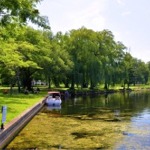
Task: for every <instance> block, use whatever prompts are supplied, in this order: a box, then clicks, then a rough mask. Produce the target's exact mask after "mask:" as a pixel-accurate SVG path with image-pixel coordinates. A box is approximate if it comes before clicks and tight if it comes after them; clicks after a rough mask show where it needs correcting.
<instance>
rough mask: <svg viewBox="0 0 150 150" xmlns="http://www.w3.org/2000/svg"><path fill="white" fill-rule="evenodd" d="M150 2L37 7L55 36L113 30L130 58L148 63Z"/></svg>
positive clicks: (82, 1) (62, 1) (106, 0)
mask: <svg viewBox="0 0 150 150" xmlns="http://www.w3.org/2000/svg"><path fill="white" fill-rule="evenodd" d="M149 7H150V0H43V1H41V3H40V4H39V5H38V9H39V10H40V13H41V15H42V16H48V18H49V22H50V26H51V30H52V32H53V33H54V34H55V33H57V32H58V31H62V32H63V33H65V32H67V31H69V30H71V29H79V28H81V27H82V26H84V27H86V28H89V29H93V30H94V31H101V30H103V29H108V30H110V31H112V33H113V35H114V36H115V40H116V41H121V42H122V43H123V44H124V45H125V46H126V47H128V51H129V52H130V53H131V55H132V56H133V57H136V58H138V59H141V60H143V61H145V62H148V61H150V31H149V28H150V19H149V18H150V8H149Z"/></svg>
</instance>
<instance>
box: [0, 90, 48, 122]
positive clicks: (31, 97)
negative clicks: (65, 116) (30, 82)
mask: <svg viewBox="0 0 150 150" xmlns="http://www.w3.org/2000/svg"><path fill="white" fill-rule="evenodd" d="M46 94H47V92H40V93H38V94H28V95H25V94H23V93H22V94H12V95H10V94H9V93H8V94H3V93H0V108H1V107H2V106H7V117H6V124H7V123H8V122H10V121H11V120H12V119H14V118H15V117H17V116H18V115H20V114H21V113H23V111H25V110H27V109H28V108H30V107H31V106H33V105H34V104H36V103H37V102H39V101H40V100H42V98H44V97H45V96H46Z"/></svg>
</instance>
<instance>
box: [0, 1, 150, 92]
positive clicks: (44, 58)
mask: <svg viewBox="0 0 150 150" xmlns="http://www.w3.org/2000/svg"><path fill="white" fill-rule="evenodd" d="M37 2H39V1H38V0H32V1H30V0H27V1H24V0H22V1H20V0H13V1H6V0H3V1H1V2H0V80H1V84H2V85H4V84H5V85H10V87H11V88H12V87H13V86H14V85H17V86H18V91H20V88H21V87H23V88H27V89H28V90H31V89H32V80H33V79H35V80H36V79H41V80H43V81H46V82H47V83H48V87H49V88H50V87H51V85H52V84H53V85H55V86H56V87H59V86H60V85H62V84H63V85H64V86H65V87H67V88H71V89H74V88H75V87H81V88H91V89H94V88H96V87H97V86H99V85H102V84H103V85H104V88H105V89H109V86H115V85H116V84H120V85H122V86H123V88H129V86H130V85H131V84H133V85H135V84H147V83H148V80H149V73H150V62H148V63H145V62H143V61H142V60H139V59H137V58H134V57H132V56H131V54H130V53H129V52H128V50H127V47H126V46H125V45H124V44H123V43H121V42H116V41H115V40H114V36H113V33H112V32H111V31H109V30H103V31H99V32H96V31H93V30H91V29H87V28H86V27H81V28H80V29H77V30H74V29H73V30H71V31H68V32H66V33H65V34H63V33H62V32H58V33H56V34H55V35H54V34H53V33H52V31H51V30H50V27H48V26H47V25H46V21H45V20H44V18H42V17H40V16H39V12H38V10H37V9H36V7H35V6H36V4H37ZM16 4H17V5H16ZM22 6H23V7H22ZM25 6H26V7H25ZM28 20H30V21H32V22H33V23H36V24H38V25H39V26H41V27H43V28H42V29H41V30H36V29H33V28H32V27H29V26H28V25H27V23H26V22H27V21H28Z"/></svg>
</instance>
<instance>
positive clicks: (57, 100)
mask: <svg viewBox="0 0 150 150" xmlns="http://www.w3.org/2000/svg"><path fill="white" fill-rule="evenodd" d="M61 103H62V100H61V94H60V92H58V91H50V92H48V97H47V99H46V104H47V105H48V106H60V105H61Z"/></svg>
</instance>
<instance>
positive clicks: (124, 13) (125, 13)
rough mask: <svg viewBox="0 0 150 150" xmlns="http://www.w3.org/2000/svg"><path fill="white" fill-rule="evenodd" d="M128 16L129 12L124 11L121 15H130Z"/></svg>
mask: <svg viewBox="0 0 150 150" xmlns="http://www.w3.org/2000/svg"><path fill="white" fill-rule="evenodd" d="M130 14H131V12H130V11H125V12H123V13H122V14H121V15H122V16H128V15H130Z"/></svg>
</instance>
